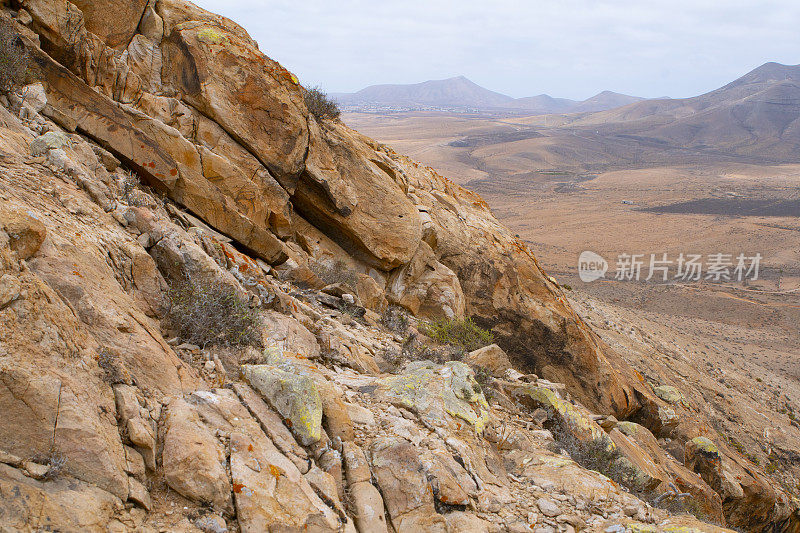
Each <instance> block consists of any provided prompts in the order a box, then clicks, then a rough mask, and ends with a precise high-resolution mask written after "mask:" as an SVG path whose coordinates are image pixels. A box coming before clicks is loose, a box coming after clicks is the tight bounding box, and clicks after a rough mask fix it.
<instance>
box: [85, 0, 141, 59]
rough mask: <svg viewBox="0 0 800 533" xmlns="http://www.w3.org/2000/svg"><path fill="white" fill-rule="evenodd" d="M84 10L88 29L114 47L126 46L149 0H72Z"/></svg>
mask: <svg viewBox="0 0 800 533" xmlns="http://www.w3.org/2000/svg"><path fill="white" fill-rule="evenodd" d="M71 1H72V3H73V4H75V6H76V7H77V8H78V9H80V10H81V11H82V12H83V19H84V22H85V24H86V29H87V30H89V31H90V32H92V33H94V34H95V35H97V36H98V37H100V38H101V39H103V41H104V42H105V43H106V44H107V45H108V46H110V47H112V48H124V47H126V46H128V43H129V42H130V41H131V39H132V38H133V34H134V33H135V32H136V28H137V27H138V26H139V21H140V20H141V19H142V15H143V14H144V10H145V7H147V4H148V0H133V1H130V2H129V1H120V0H111V1H107V0H106V1H103V2H97V1H96V0H71Z"/></svg>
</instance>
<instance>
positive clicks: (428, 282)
mask: <svg viewBox="0 0 800 533" xmlns="http://www.w3.org/2000/svg"><path fill="white" fill-rule="evenodd" d="M386 295H387V298H388V299H389V301H390V302H392V303H395V304H398V305H400V306H402V307H404V308H406V309H408V310H409V311H410V312H411V314H413V315H415V316H422V317H428V318H447V319H451V318H459V317H463V316H464V309H465V308H464V293H463V292H462V290H461V284H460V283H459V281H458V277H457V276H456V275H455V273H454V272H453V271H452V270H450V269H449V268H447V267H446V266H444V265H443V264H442V263H440V262H439V261H438V260H437V259H436V256H435V254H434V253H433V250H431V247H430V246H428V243H426V242H421V243H420V245H419V248H418V249H417V251H416V253H415V254H414V257H413V258H412V259H411V261H410V262H409V263H408V264H407V265H405V266H404V267H402V268H400V269H398V270H397V271H396V272H395V273H393V274H392V276H391V277H390V278H389V283H388V285H387V289H386Z"/></svg>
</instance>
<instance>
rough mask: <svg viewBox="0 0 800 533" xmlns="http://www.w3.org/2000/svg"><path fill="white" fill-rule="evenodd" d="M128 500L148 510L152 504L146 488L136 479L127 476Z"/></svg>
mask: <svg viewBox="0 0 800 533" xmlns="http://www.w3.org/2000/svg"><path fill="white" fill-rule="evenodd" d="M128 501H132V502H133V503H135V504H136V505H139V506H141V507H144V508H145V509H146V510H148V511H149V510H150V508H151V507H152V506H153V502H152V500H151V499H150V493H149V492H148V491H147V488H146V487H145V486H144V485H142V484H141V483H140V482H139V481H138V480H137V479H135V478H132V477H129V478H128Z"/></svg>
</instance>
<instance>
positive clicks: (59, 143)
mask: <svg viewBox="0 0 800 533" xmlns="http://www.w3.org/2000/svg"><path fill="white" fill-rule="evenodd" d="M71 144H72V141H71V140H70V138H69V137H67V136H66V135H65V134H63V133H60V132H55V131H48V132H47V133H45V134H44V135H41V136H39V137H37V138H36V139H34V140H33V142H32V143H31V148H30V149H31V155H32V156H34V157H37V156H41V155H46V154H47V153H48V152H49V151H50V150H60V149H63V148H66V147H68V146H70V145H71Z"/></svg>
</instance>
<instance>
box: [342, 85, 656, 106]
mask: <svg viewBox="0 0 800 533" xmlns="http://www.w3.org/2000/svg"><path fill="white" fill-rule="evenodd" d="M331 97H332V98H334V99H335V100H336V101H337V102H338V103H339V105H340V106H341V107H343V108H344V109H345V110H347V111H403V110H418V109H441V110H456V111H458V110H477V111H488V112H491V111H499V112H502V111H506V112H518V113H523V114H531V115H540V114H550V113H585V112H594V111H603V110H607V109H613V108H615V107H619V106H623V105H628V104H631V103H633V102H639V101H641V100H643V98H638V97H635V96H628V95H625V94H619V93H614V92H611V91H603V92H601V93H600V94H598V95H595V96H593V97H591V98H589V99H587V100H583V101H576V100H569V99H567V98H553V97H552V96H549V95H546V94H540V95H538V96H530V97H527V98H516V99H515V98H512V97H510V96H506V95H505V94H500V93H497V92H494V91H490V90H489V89H485V88H483V87H481V86H480V85H478V84H476V83H474V82H472V81H470V80H468V79H467V78H465V77H464V76H458V77H455V78H448V79H445V80H431V81H426V82H423V83H415V84H411V85H372V86H370V87H367V88H365V89H362V90H360V91H358V92H356V93H333V94H331Z"/></svg>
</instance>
